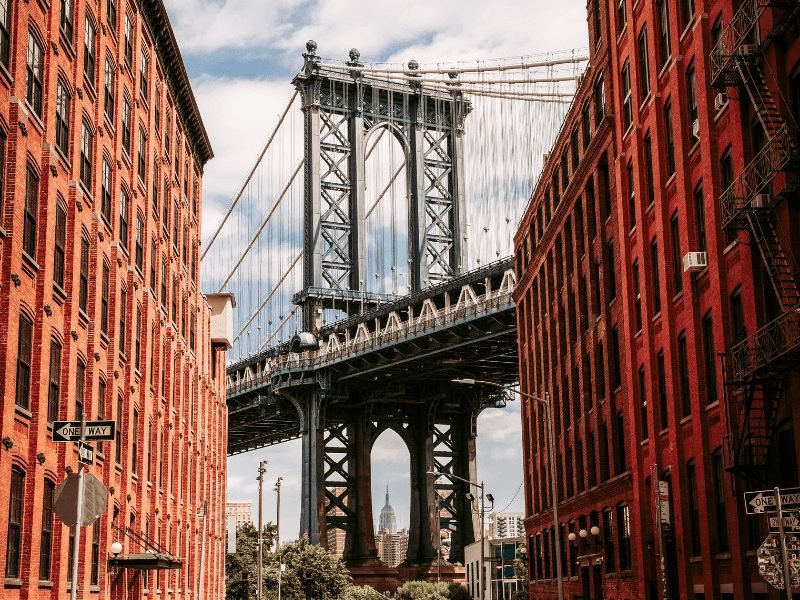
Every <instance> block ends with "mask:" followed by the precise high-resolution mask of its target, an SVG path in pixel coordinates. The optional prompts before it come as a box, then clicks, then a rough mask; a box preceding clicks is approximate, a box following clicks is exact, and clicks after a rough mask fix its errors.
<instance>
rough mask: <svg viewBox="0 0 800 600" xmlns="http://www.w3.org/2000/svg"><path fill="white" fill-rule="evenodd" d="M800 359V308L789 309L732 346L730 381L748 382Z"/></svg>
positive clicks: (729, 358)
mask: <svg viewBox="0 0 800 600" xmlns="http://www.w3.org/2000/svg"><path fill="white" fill-rule="evenodd" d="M797 362H800V307H796V308H793V309H791V310H789V311H787V312H785V313H784V314H782V315H781V316H780V317H778V318H777V319H775V320H774V321H772V322H770V323H767V324H766V325H765V326H764V327H762V328H761V329H759V330H758V331H756V332H755V333H754V334H753V335H751V336H750V337H748V338H746V339H744V340H742V341H741V342H738V343H736V344H734V345H733V346H731V348H730V350H729V351H728V364H729V366H730V371H729V374H730V379H729V381H728V383H734V384H746V383H748V382H751V381H752V380H753V379H754V378H756V377H759V376H761V377H768V376H769V373H770V372H774V371H776V370H783V369H786V368H789V367H790V366H791V365H792V364H794V363H797Z"/></svg>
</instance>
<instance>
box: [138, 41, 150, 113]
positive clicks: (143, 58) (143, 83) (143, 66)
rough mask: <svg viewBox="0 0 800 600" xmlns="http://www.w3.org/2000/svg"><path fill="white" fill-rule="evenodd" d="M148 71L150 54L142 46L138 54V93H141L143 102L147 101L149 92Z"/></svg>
mask: <svg viewBox="0 0 800 600" xmlns="http://www.w3.org/2000/svg"><path fill="white" fill-rule="evenodd" d="M149 71H150V54H148V52H147V49H146V48H145V47H144V46H143V47H142V51H141V53H140V56H139V93H140V94H141V95H142V97H143V98H144V100H145V102H147V97H148V95H149V93H150V88H149V81H150V73H149Z"/></svg>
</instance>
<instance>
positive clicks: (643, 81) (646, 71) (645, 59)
mask: <svg viewBox="0 0 800 600" xmlns="http://www.w3.org/2000/svg"><path fill="white" fill-rule="evenodd" d="M636 49H637V50H638V53H639V93H640V94H641V97H640V99H639V102H640V103H641V102H644V101H645V99H646V98H647V97H648V96H649V95H650V56H649V55H648V54H647V25H645V26H644V27H642V30H641V31H640V32H639V38H638V39H637V40H636Z"/></svg>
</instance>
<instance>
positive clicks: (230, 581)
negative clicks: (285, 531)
mask: <svg viewBox="0 0 800 600" xmlns="http://www.w3.org/2000/svg"><path fill="white" fill-rule="evenodd" d="M275 532H276V528H275V525H273V524H272V523H268V524H267V525H266V526H265V527H264V555H265V556H266V555H267V552H268V550H269V549H270V548H271V547H272V544H273V541H274V539H275ZM257 564H258V530H257V529H256V528H255V527H253V526H252V525H250V524H249V523H246V524H244V525H242V526H241V527H239V528H238V529H237V530H236V554H226V555H225V598H226V600H251V599H253V598H255V597H256V565H257Z"/></svg>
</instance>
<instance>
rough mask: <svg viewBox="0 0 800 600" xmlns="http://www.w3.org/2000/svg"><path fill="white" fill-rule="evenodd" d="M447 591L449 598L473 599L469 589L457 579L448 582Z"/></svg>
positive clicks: (459, 599) (457, 599) (458, 599)
mask: <svg viewBox="0 0 800 600" xmlns="http://www.w3.org/2000/svg"><path fill="white" fill-rule="evenodd" d="M447 592H448V598H449V600H471V596H470V595H469V590H468V589H467V588H465V587H464V586H463V585H461V584H460V583H456V582H455V581H452V582H450V584H448V586H447Z"/></svg>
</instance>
